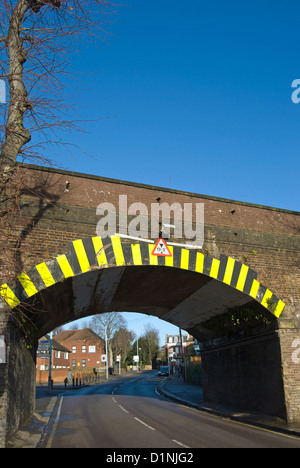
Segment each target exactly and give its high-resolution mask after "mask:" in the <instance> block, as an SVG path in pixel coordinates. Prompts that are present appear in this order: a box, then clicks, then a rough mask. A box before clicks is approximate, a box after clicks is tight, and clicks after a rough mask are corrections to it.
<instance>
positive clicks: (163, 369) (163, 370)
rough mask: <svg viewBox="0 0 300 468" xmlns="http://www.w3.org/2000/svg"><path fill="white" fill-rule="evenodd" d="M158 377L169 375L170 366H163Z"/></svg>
mask: <svg viewBox="0 0 300 468" xmlns="http://www.w3.org/2000/svg"><path fill="white" fill-rule="evenodd" d="M158 375H166V376H168V375H169V367H168V366H161V367H160V369H159V372H158Z"/></svg>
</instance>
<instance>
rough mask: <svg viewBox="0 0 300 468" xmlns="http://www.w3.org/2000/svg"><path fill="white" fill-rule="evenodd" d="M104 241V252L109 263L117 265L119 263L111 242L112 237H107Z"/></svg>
mask: <svg viewBox="0 0 300 468" xmlns="http://www.w3.org/2000/svg"><path fill="white" fill-rule="evenodd" d="M102 243H103V247H104V252H105V255H106V260H107V264H108V265H112V266H116V265H117V264H116V259H115V253H114V249H113V247H112V243H111V238H110V237H105V238H104V239H102Z"/></svg>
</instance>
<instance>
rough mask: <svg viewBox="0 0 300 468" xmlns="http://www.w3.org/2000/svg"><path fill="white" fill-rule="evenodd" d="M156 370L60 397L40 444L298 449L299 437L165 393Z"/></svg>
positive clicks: (106, 446) (97, 446) (104, 446)
mask: <svg viewBox="0 0 300 468" xmlns="http://www.w3.org/2000/svg"><path fill="white" fill-rule="evenodd" d="M160 382H161V377H158V376H157V372H149V373H143V374H141V375H138V376H136V377H135V376H132V375H131V376H129V377H122V378H120V379H117V380H114V381H111V382H107V383H104V384H103V383H102V384H100V385H96V386H93V387H86V388H82V389H81V390H76V391H70V392H65V393H64V395H63V396H61V397H60V398H59V399H58V401H57V405H56V408H55V411H54V413H53V417H52V418H51V421H50V424H49V425H48V428H47V432H46V435H45V437H44V440H43V445H42V447H47V448H106V449H108V448H114V449H118V448H124V449H125V448H150V449H153V448H155V449H162V448H169V449H182V450H185V449H188V448H225V447H226V448H300V439H299V438H296V437H290V436H286V435H281V434H277V433H274V432H271V431H267V430H263V429H259V428H255V427H252V426H249V425H246V424H241V423H237V422H232V421H228V420H226V419H223V418H221V417H217V416H213V415H208V414H206V413H202V412H201V411H198V410H196V409H192V408H188V407H186V406H183V405H180V404H177V403H175V402H171V401H168V400H166V399H165V398H163V397H161V396H160V395H159V394H158V392H157V386H158V385H159V383H160Z"/></svg>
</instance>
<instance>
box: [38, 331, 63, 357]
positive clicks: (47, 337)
mask: <svg viewBox="0 0 300 468" xmlns="http://www.w3.org/2000/svg"><path fill="white" fill-rule="evenodd" d="M44 340H48V341H50V335H45V336H42V338H41V339H40V340H39V341H44ZM52 349H54V350H55V351H62V352H64V353H70V352H71V351H70V350H69V349H68V348H66V347H65V346H64V345H62V344H61V343H59V341H57V340H56V339H55V338H52Z"/></svg>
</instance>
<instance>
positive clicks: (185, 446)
mask: <svg viewBox="0 0 300 468" xmlns="http://www.w3.org/2000/svg"><path fill="white" fill-rule="evenodd" d="M172 442H175V444H178V445H180V446H181V447H184V448H190V447H189V446H188V445H184V444H182V443H181V442H178V440H175V439H172Z"/></svg>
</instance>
